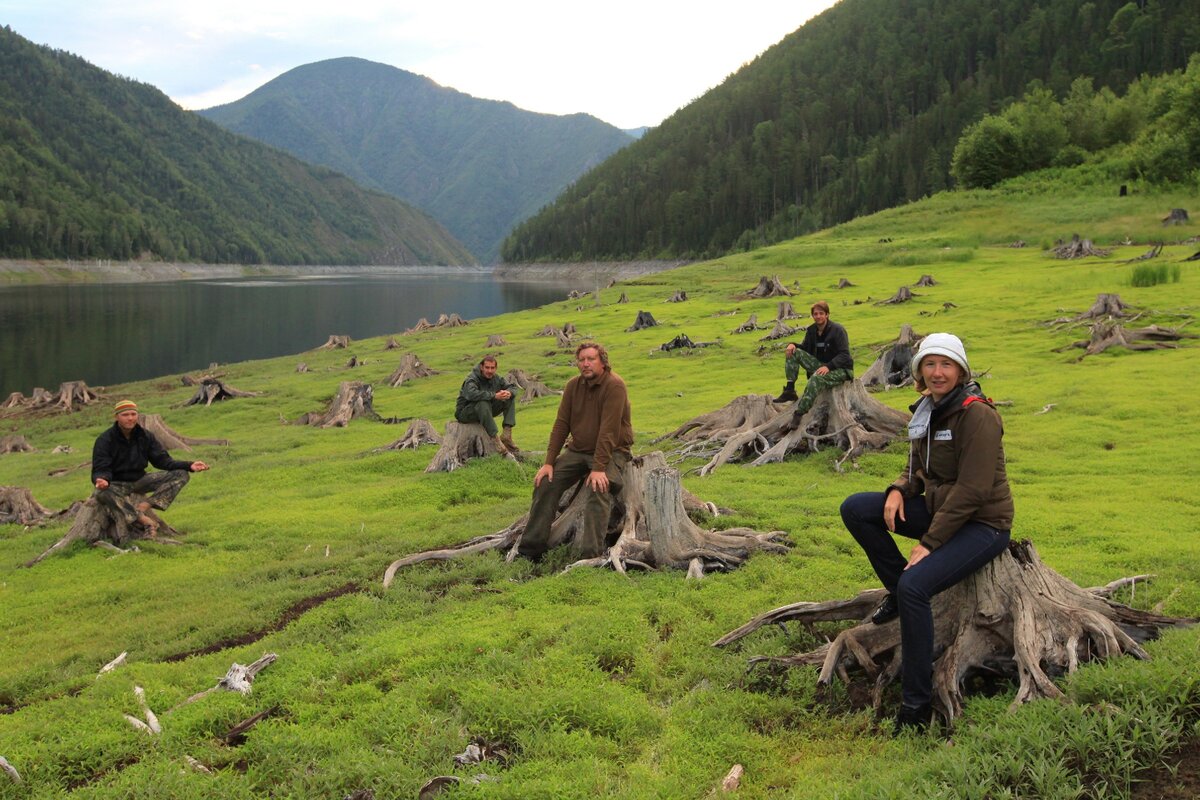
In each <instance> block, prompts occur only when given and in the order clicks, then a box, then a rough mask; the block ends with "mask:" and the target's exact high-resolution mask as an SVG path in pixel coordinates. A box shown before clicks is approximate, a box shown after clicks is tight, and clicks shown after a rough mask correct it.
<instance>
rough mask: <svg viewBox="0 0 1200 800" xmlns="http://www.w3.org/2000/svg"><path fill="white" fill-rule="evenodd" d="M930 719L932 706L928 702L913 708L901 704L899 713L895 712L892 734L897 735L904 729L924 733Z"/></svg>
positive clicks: (931, 718) (931, 717)
mask: <svg viewBox="0 0 1200 800" xmlns="http://www.w3.org/2000/svg"><path fill="white" fill-rule="evenodd" d="M932 720H933V706H932V705H930V704H929V703H926V704H925V705H923V706H917V707H915V708H914V707H913V706H906V705H901V706H900V711H899V713H897V714H896V720H895V723H896V727H895V729H894V735H896V736H899V735H900V734H901V733H903V732H904V731H910V732H912V733H924V732H925V731H926V730H927V729H928V728H929V723H930V722H931V721H932Z"/></svg>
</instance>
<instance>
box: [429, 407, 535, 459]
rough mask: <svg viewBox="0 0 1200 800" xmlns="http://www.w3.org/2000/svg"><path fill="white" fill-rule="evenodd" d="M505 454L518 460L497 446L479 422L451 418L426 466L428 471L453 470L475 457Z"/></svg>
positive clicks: (504, 455)
mask: <svg viewBox="0 0 1200 800" xmlns="http://www.w3.org/2000/svg"><path fill="white" fill-rule="evenodd" d="M497 455H498V456H503V457H505V458H507V459H509V460H510V461H516V460H517V456H516V455H515V454H513V453H510V452H508V451H507V450H501V449H500V448H497V447H496V443H495V442H494V441H492V437H490V436H488V434H487V431H485V430H484V429H483V426H482V425H480V424H479V423H478V422H471V423H464V422H458V421H457V420H450V421H449V422H447V423H446V433H445V434H444V435H443V436H442V442H441V446H440V447H439V448H438V451H437V452H436V453H434V454H433V460H432V461H430V462H429V466H428V467H426V468H425V471H426V472H453V471H454V470H456V469H458V468H459V467H463V466H466V463H467V462H468V461H470V460H471V459H473V458H486V457H488V456H497Z"/></svg>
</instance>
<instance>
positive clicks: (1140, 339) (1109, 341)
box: [1058, 322, 1197, 358]
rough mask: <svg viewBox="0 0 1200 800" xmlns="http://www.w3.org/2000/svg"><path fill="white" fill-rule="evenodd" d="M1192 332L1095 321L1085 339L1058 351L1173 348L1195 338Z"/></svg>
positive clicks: (1085, 353)
mask: <svg viewBox="0 0 1200 800" xmlns="http://www.w3.org/2000/svg"><path fill="white" fill-rule="evenodd" d="M1195 338H1197V336H1196V334H1194V333H1180V332H1179V330H1178V329H1177V328H1162V327H1159V326H1158V325H1148V326H1147V327H1145V328H1138V329H1136V330H1131V329H1126V328H1125V326H1123V325H1121V324H1120V323H1119V322H1097V323H1096V324H1094V325H1092V335H1091V336H1090V337H1088V338H1087V339H1080V340H1079V341H1077V342H1072V343H1071V344H1069V345H1067V346H1066V347H1060V348H1058V350H1059V351H1062V350H1069V349H1071V348H1081V349H1083V355H1081V356H1080V358H1084V357H1085V356H1094V355H1097V354H1098V353H1103V352H1104V351H1105V350H1107V349H1109V348H1110V347H1124V348H1126V349H1128V350H1174V349H1175V348H1177V347H1179V345H1177V344H1176V342H1178V341H1179V340H1180V339H1195Z"/></svg>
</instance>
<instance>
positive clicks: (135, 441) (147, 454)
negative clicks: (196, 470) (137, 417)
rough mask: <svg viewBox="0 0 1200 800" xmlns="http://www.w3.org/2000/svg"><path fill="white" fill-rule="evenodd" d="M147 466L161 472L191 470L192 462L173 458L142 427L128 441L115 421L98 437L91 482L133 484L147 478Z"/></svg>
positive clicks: (93, 456)
mask: <svg viewBox="0 0 1200 800" xmlns="http://www.w3.org/2000/svg"><path fill="white" fill-rule="evenodd" d="M147 463H150V464H153V465H154V466H156V467H158V468H159V469H161V470H173V469H182V470H187V471H188V472H191V471H192V462H190V461H179V460H176V459H174V458H171V454H170V453H168V452H167V451H166V448H164V447H163V446H162V444H161V443H160V442H159V441H158V439H156V438H154V434H153V433H150V431H148V430H146V429H145V428H143V427H142V426H141V425H135V426H134V428H133V431H132V432H131V433H130V436H129V438H128V439H126V438H125V434H123V433H121V428H120V427H119V426H118V425H117V423H115V422H114V423H113V424H112V427H111V428H109V429H108V430H106V431H105V432H104V433H102V434H100V435H99V436H98V437H96V444H95V446H94V447H93V448H92V483H95V482H96V479H97V478H104V480H106V481H121V482H123V483H132V482H134V481H136V480H140V479H141V478H142V477H143V476H145V474H146V464H147Z"/></svg>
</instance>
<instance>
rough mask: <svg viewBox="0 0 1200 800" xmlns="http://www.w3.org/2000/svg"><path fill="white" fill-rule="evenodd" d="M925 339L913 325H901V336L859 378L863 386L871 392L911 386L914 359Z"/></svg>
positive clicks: (881, 352)
mask: <svg viewBox="0 0 1200 800" xmlns="http://www.w3.org/2000/svg"><path fill="white" fill-rule="evenodd" d="M924 338H925V337H924V336H923V335H922V334H919V333H916V332H915V331H913V329H912V326H911V325H909V324H907V323H905V324H904V325H901V326H900V335H899V336H897V337H896V340H895V341H893V342H892V343H891V344H888V345H886V346H885V347H884V348H883V349H882V350H881V351H880V352H879V357H878V358H876V359H875V362H874V363H873V364H871V366H869V367H867V371H866V372H864V373H863V374H862V377H861V378H859V380H860V381H862V385H863V386H865V387H867V389H871V390H875V389H893V388H897V387H900V386H909V385H911V384H912V382H913V376H912V357H913V355H914V354H915V353H916V352H917V345H919V344H920V343H921V340H922V339H924Z"/></svg>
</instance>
